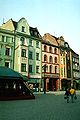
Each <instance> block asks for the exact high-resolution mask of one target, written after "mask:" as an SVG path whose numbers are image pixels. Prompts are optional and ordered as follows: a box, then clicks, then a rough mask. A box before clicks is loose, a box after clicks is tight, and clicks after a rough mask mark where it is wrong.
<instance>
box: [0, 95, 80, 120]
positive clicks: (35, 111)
mask: <svg viewBox="0 0 80 120" xmlns="http://www.w3.org/2000/svg"><path fill="white" fill-rule="evenodd" d="M35 97H36V99H35V100H16V101H0V120H80V94H78V95H77V100H76V101H74V103H71V102H70V103H67V102H66V100H65V99H64V96H63V94H56V95H55V94H35Z"/></svg>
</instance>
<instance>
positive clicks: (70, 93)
mask: <svg viewBox="0 0 80 120" xmlns="http://www.w3.org/2000/svg"><path fill="white" fill-rule="evenodd" d="M65 97H66V99H67V103H69V97H71V102H72V103H73V102H74V99H77V97H76V90H75V89H74V88H73V87H71V88H70V89H69V88H66V92H65Z"/></svg>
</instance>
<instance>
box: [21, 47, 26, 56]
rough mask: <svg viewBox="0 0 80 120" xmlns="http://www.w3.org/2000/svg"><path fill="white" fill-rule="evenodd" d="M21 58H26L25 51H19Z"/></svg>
mask: <svg viewBox="0 0 80 120" xmlns="http://www.w3.org/2000/svg"><path fill="white" fill-rule="evenodd" d="M21 57H26V50H25V49H22V51H21Z"/></svg>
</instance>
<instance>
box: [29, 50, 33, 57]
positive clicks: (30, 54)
mask: <svg viewBox="0 0 80 120" xmlns="http://www.w3.org/2000/svg"><path fill="white" fill-rule="evenodd" d="M29 59H32V52H31V51H29Z"/></svg>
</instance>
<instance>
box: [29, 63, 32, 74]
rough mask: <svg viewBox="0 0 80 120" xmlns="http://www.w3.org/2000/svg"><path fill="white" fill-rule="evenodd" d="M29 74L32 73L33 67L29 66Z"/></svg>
mask: <svg viewBox="0 0 80 120" xmlns="http://www.w3.org/2000/svg"><path fill="white" fill-rule="evenodd" d="M29 72H30V73H32V65H29Z"/></svg>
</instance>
